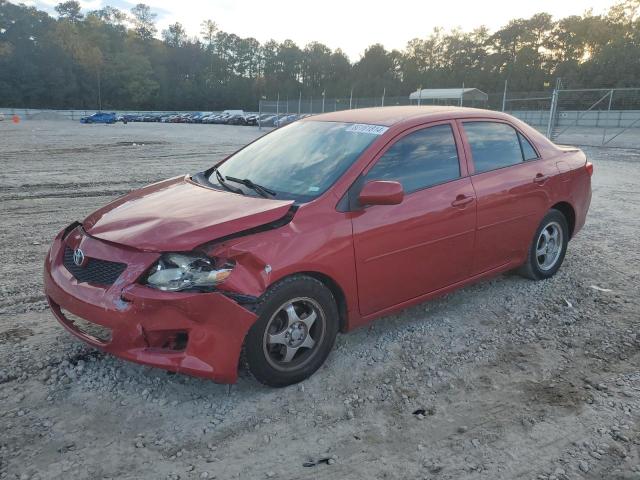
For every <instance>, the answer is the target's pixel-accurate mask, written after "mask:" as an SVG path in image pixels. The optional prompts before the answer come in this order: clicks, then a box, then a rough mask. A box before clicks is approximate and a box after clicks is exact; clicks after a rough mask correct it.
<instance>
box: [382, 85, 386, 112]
mask: <svg viewBox="0 0 640 480" xmlns="http://www.w3.org/2000/svg"><path fill="white" fill-rule="evenodd" d="M386 93H387V87H384V88H383V89H382V105H381V106H382V107H384V96H385V94H386Z"/></svg>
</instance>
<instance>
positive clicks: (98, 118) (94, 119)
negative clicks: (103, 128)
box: [80, 112, 117, 123]
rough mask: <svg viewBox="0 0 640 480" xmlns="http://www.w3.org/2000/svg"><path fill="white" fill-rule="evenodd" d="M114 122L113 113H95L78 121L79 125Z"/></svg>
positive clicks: (115, 118) (114, 115)
mask: <svg viewBox="0 0 640 480" xmlns="http://www.w3.org/2000/svg"><path fill="white" fill-rule="evenodd" d="M116 121H117V117H116V114H115V112H111V113H107V112H97V113H94V114H93V115H89V116H87V117H82V118H81V119H80V123H116Z"/></svg>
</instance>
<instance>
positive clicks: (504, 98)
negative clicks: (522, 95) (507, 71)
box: [502, 79, 508, 112]
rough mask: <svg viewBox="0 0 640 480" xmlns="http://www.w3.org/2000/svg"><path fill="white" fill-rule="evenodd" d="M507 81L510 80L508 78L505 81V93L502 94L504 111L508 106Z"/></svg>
mask: <svg viewBox="0 0 640 480" xmlns="http://www.w3.org/2000/svg"><path fill="white" fill-rule="evenodd" d="M507 82H508V79H506V80H505V81H504V93H503V94H502V111H503V112H504V111H505V110H506V108H507Z"/></svg>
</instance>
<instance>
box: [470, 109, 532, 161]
mask: <svg viewBox="0 0 640 480" xmlns="http://www.w3.org/2000/svg"><path fill="white" fill-rule="evenodd" d="M464 131H465V132H466V133H467V139H468V140H469V146H470V147H471V155H472V157H473V163H474V165H475V169H476V173H481V172H488V171H489V170H495V169H497V168H502V167H508V166H510V165H515V164H517V163H522V159H523V156H522V150H521V149H520V140H519V139H518V133H517V132H516V130H515V129H514V128H513V127H510V126H509V125H507V124H505V123H496V122H464ZM529 146H531V145H529Z"/></svg>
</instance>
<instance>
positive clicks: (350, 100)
mask: <svg viewBox="0 0 640 480" xmlns="http://www.w3.org/2000/svg"><path fill="white" fill-rule="evenodd" d="M351 102H353V87H351V95H349V110H351Z"/></svg>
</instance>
